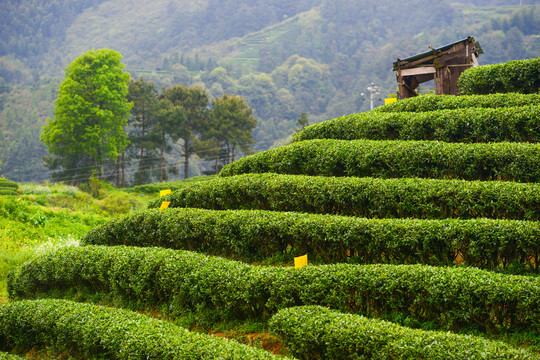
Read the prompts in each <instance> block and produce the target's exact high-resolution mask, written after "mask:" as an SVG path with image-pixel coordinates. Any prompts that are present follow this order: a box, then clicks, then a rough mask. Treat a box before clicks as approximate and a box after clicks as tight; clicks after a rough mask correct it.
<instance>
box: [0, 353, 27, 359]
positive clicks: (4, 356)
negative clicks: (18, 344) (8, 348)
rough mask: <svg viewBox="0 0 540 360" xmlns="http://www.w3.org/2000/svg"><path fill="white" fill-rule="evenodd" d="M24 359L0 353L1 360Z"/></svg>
mask: <svg viewBox="0 0 540 360" xmlns="http://www.w3.org/2000/svg"><path fill="white" fill-rule="evenodd" d="M22 359H23V358H22V357H20V356H17V355H12V354H7V353H3V352H0V360H22Z"/></svg>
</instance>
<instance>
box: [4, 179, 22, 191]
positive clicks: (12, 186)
mask: <svg viewBox="0 0 540 360" xmlns="http://www.w3.org/2000/svg"><path fill="white" fill-rule="evenodd" d="M18 189H19V185H18V184H17V183H16V182H13V181H10V180H7V179H0V195H18V192H17V190H18Z"/></svg>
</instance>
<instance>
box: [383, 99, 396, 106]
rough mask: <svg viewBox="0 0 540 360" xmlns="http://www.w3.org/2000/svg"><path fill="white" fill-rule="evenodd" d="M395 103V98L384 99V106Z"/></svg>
mask: <svg viewBox="0 0 540 360" xmlns="http://www.w3.org/2000/svg"><path fill="white" fill-rule="evenodd" d="M396 101H397V98H386V99H384V105H388V104H391V103H393V102H396Z"/></svg>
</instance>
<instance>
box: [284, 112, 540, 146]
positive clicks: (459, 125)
mask: <svg viewBox="0 0 540 360" xmlns="http://www.w3.org/2000/svg"><path fill="white" fill-rule="evenodd" d="M311 139H342V140H355V139H371V140H439V141H445V142H472V143H476V142H505V141H506V142H539V141H540V106H538V105H535V106H533V105H531V106H522V107H508V108H499V109H475V108H468V109H458V110H438V111H428V112H419V113H414V112H398V113H384V112H376V111H370V112H364V113H359V114H352V115H346V116H342V117H339V118H336V119H332V120H328V121H324V122H321V123H318V124H314V125H311V126H308V127H306V128H304V129H303V130H302V131H300V132H299V133H298V134H296V135H295V137H294V139H293V141H302V140H311Z"/></svg>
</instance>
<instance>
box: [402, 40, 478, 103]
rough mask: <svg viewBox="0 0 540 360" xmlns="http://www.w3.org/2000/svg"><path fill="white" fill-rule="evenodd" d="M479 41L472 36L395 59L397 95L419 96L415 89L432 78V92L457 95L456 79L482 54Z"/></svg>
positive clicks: (473, 64) (476, 62)
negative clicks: (433, 86) (433, 89)
mask: <svg viewBox="0 0 540 360" xmlns="http://www.w3.org/2000/svg"><path fill="white" fill-rule="evenodd" d="M483 53H484V51H482V48H481V47H480V44H478V42H476V41H475V40H474V38H472V37H470V36H469V37H468V38H466V39H463V40H459V41H456V42H454V43H452V44H448V45H445V46H441V47H439V48H437V49H434V48H431V50H430V51H427V52H425V53H422V54H417V55H414V56H411V57H408V58H406V59H398V60H397V61H396V62H394V71H397V74H396V77H397V81H398V85H399V97H400V98H401V99H405V98H408V97H413V96H416V95H418V94H417V93H416V91H415V89H416V88H417V87H418V85H420V84H421V83H423V82H426V81H430V80H435V94H437V95H441V94H448V95H457V94H458V88H457V79H458V77H459V76H460V75H461V73H462V72H463V71H465V70H466V69H468V68H470V67H473V66H477V65H478V60H477V58H478V56H479V55H480V54H483Z"/></svg>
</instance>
